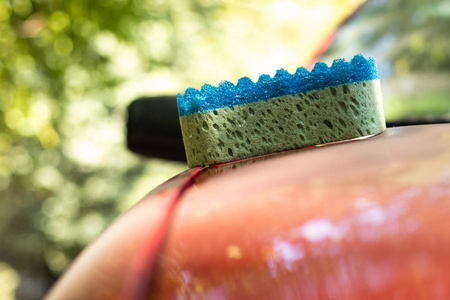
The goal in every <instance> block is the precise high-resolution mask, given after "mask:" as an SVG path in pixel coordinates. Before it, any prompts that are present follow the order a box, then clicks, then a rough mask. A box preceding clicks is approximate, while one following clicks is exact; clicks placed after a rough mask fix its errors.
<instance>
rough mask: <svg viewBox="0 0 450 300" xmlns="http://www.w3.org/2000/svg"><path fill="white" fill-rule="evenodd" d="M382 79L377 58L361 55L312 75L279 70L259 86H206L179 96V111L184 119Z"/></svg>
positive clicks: (243, 80)
mask: <svg viewBox="0 0 450 300" xmlns="http://www.w3.org/2000/svg"><path fill="white" fill-rule="evenodd" d="M379 78H380V77H379V75H378V69H377V66H376V65H375V60H374V59H373V57H369V59H365V58H364V57H363V56H362V55H360V54H358V55H355V56H354V57H353V59H352V60H351V61H350V62H346V61H345V60H344V59H336V60H334V61H333V64H332V65H331V67H328V66H327V65H326V64H325V63H323V62H318V63H316V64H315V66H314V68H313V70H312V71H311V72H308V71H307V70H306V69H305V68H303V67H302V68H298V69H297V71H296V72H295V74H290V73H289V72H287V71H286V70H284V69H279V70H278V71H277V72H276V74H275V76H274V77H270V76H269V75H266V74H263V75H261V76H260V77H259V79H258V82H256V83H254V82H253V81H252V80H251V79H250V78H248V77H242V78H241V79H239V80H238V83H237V85H234V84H233V83H231V82H229V81H222V82H221V83H220V84H219V86H218V87H214V86H212V85H209V84H205V85H203V86H202V88H201V90H200V91H199V90H196V89H194V88H188V89H187V90H186V92H185V94H184V96H183V95H181V94H178V110H179V114H180V116H185V115H190V114H193V113H201V112H203V111H207V110H212V109H217V108H222V107H231V106H234V105H241V104H246V103H252V102H256V101H261V100H266V99H270V98H274V97H279V96H284V95H295V94H299V93H305V92H308V91H313V90H319V89H323V88H326V87H330V86H335V85H341V84H346V83H353V82H361V81H365V80H372V79H379Z"/></svg>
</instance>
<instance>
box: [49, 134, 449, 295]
mask: <svg viewBox="0 0 450 300" xmlns="http://www.w3.org/2000/svg"><path fill="white" fill-rule="evenodd" d="M258 160H259V161H258ZM200 172H201V170H200V169H193V170H191V171H188V172H187V173H184V174H183V175H180V177H178V178H176V179H175V180H173V181H172V182H171V183H170V182H169V184H167V183H166V184H164V185H162V186H161V187H160V188H159V189H158V191H155V192H152V193H151V194H150V195H149V196H147V197H146V198H144V199H143V200H142V201H141V202H140V203H139V204H138V205H137V206H136V207H134V208H133V209H131V210H130V211H129V212H127V213H126V214H125V215H124V216H123V217H121V218H119V219H118V220H117V221H116V222H115V223H114V224H113V225H112V226H111V227H110V228H109V229H108V230H107V231H106V232H105V233H104V234H103V235H102V236H101V237H100V238H99V239H98V240H97V241H95V242H94V243H93V244H92V245H91V246H89V247H88V248H87V249H86V250H85V251H84V252H83V253H82V255H81V256H80V257H79V258H78V259H77V260H76V261H75V263H74V264H73V266H71V268H69V271H68V272H67V274H65V275H64V276H63V278H62V279H61V280H60V281H59V283H58V284H57V285H56V286H55V287H54V289H53V290H52V292H51V293H50V294H49V296H48V298H49V299H147V298H150V299H450V287H449V285H448V282H450V260H449V259H448V253H449V252H450V226H449V225H450V221H449V220H450V125H428V126H410V127H399V128H389V129H387V130H386V131H385V132H384V133H382V134H380V135H378V136H374V137H371V138H368V139H364V140H358V141H351V142H342V143H336V144H332V145H327V146H322V147H312V148H308V149H303V150H297V151H288V152H284V153H281V154H276V155H268V156H265V157H260V158H257V159H253V160H246V161H240V162H235V163H229V164H224V165H220V166H216V167H212V168H210V169H209V170H203V175H201V176H199V175H200ZM194 178H198V179H197V181H196V182H195V183H193V184H190V183H189V182H192V181H193V179H194ZM188 186H189V188H187V187H188ZM183 191H184V193H183V194H181V193H182V192H183ZM180 195H181V198H179V196H180ZM178 198H179V199H178ZM177 199H178V200H177ZM171 214H172V216H171V217H170V215H171ZM169 217H170V218H171V220H172V223H171V225H170V227H167V222H168V220H169ZM163 232H165V242H164V243H162V241H163V238H162V236H163Z"/></svg>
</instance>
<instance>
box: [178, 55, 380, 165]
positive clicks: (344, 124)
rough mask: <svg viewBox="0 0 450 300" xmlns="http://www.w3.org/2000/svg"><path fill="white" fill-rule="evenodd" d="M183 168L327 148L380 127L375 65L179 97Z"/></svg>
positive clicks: (300, 72)
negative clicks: (303, 149)
mask: <svg viewBox="0 0 450 300" xmlns="http://www.w3.org/2000/svg"><path fill="white" fill-rule="evenodd" d="M178 106H179V112H180V125H181V131H182V134H183V142H184V146H185V150H186V157H187V161H188V166H189V167H193V166H207V165H212V164H217V163H223V162H228V161H233V160H238V159H243V158H249V157H254V156H259V155H264V154H268V153H274V152H279V151H284V150H290V149H299V148H302V147H306V146H313V145H319V144H325V143H329V142H335V141H341V140H348V139H353V138H358V137H362V136H370V135H373V134H377V133H380V132H382V131H383V130H384V129H385V128H386V124H385V121H384V112H383V105H382V99H381V89H380V80H379V76H378V71H377V68H376V65H375V62H374V59H373V58H369V59H365V58H364V57H363V56H361V55H356V56H355V57H354V58H353V59H352V60H351V61H350V62H345V61H344V60H335V61H334V62H333V65H332V66H331V67H330V68H328V67H327V65H326V64H324V63H317V64H316V65H315V67H314V69H313V70H312V71H311V72H308V71H307V70H306V69H304V68H299V69H297V71H296V72H295V74H294V75H292V74H289V73H288V72H286V71H285V70H278V71H277V73H276V75H275V76H274V77H273V78H271V77H270V76H268V75H261V76H260V78H259V80H258V82H257V83H253V82H252V81H251V80H250V79H249V78H247V77H244V78H241V79H239V81H238V84H237V85H234V84H232V83H230V82H228V81H224V82H222V83H221V84H219V86H218V87H213V86H211V85H208V84H205V85H204V86H203V87H202V88H201V90H200V91H198V90H195V89H188V90H186V93H185V94H184V96H181V95H178Z"/></svg>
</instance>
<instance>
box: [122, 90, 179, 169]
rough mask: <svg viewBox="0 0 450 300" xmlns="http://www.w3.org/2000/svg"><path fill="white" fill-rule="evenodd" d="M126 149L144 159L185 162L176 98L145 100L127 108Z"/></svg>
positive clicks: (139, 100)
mask: <svg viewBox="0 0 450 300" xmlns="http://www.w3.org/2000/svg"><path fill="white" fill-rule="evenodd" d="M127 146H128V149H130V150H131V151H133V152H135V153H138V154H141V155H144V156H148V157H156V158H164V159H169V160H175V161H186V155H185V152H184V145H183V137H182V135H181V128H180V122H179V118H178V107H177V98H176V96H161V97H143V98H139V99H137V100H134V101H133V102H132V103H131V104H130V105H129V106H128V120H127Z"/></svg>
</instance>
